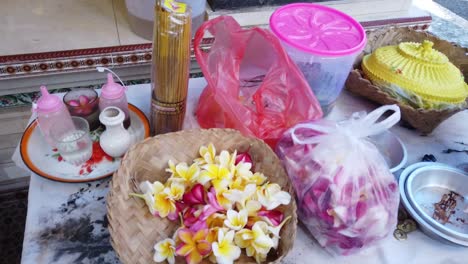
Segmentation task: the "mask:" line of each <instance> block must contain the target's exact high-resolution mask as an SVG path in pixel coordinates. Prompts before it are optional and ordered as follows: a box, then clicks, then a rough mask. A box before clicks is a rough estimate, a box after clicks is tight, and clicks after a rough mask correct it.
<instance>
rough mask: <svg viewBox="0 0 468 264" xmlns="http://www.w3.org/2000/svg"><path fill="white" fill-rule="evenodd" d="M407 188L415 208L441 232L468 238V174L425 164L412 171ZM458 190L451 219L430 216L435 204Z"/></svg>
mask: <svg viewBox="0 0 468 264" xmlns="http://www.w3.org/2000/svg"><path fill="white" fill-rule="evenodd" d="M405 191H406V194H407V197H408V200H409V202H410V204H411V205H412V207H413V208H414V209H415V211H416V212H417V213H418V214H419V215H420V216H421V217H422V218H423V219H424V220H425V221H426V222H427V223H429V224H430V225H432V226H433V227H435V228H436V229H438V230H439V231H441V232H444V233H446V234H448V235H450V236H453V237H456V238H458V239H461V240H465V241H468V213H467V212H464V211H465V210H466V208H468V199H467V198H466V197H468V175H467V174H466V173H465V172H463V171H461V170H458V169H456V168H450V167H446V166H434V165H432V166H426V167H423V168H419V169H416V170H415V171H413V172H412V173H411V174H410V175H409V176H408V178H407V180H406V185H405ZM450 192H455V193H457V194H458V195H460V197H455V200H456V201H457V203H456V207H455V208H453V209H450V210H451V211H452V212H453V214H451V216H450V218H449V219H448V220H449V221H448V222H447V223H445V224H442V223H440V222H439V221H437V220H435V219H434V218H433V217H431V216H432V215H433V213H434V208H435V206H434V205H435V204H436V203H438V202H439V201H440V200H441V198H442V196H443V195H444V194H448V193H450Z"/></svg>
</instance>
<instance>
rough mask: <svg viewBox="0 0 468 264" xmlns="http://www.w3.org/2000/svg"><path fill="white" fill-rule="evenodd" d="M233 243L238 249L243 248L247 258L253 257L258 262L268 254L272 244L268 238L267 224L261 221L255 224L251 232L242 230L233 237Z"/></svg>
mask: <svg viewBox="0 0 468 264" xmlns="http://www.w3.org/2000/svg"><path fill="white" fill-rule="evenodd" d="M235 242H236V245H238V246H239V247H240V248H245V249H246V252H247V256H249V257H252V256H254V257H255V258H256V259H257V262H259V260H262V259H263V257H264V256H265V257H266V255H267V254H268V252H270V250H271V248H272V247H273V245H274V243H273V241H272V239H271V238H270V237H269V236H268V224H267V223H265V222H263V221H258V222H256V223H255V224H254V225H253V227H252V230H250V229H242V230H240V231H238V232H237V233H236V235H235Z"/></svg>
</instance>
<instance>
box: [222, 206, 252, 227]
mask: <svg viewBox="0 0 468 264" xmlns="http://www.w3.org/2000/svg"><path fill="white" fill-rule="evenodd" d="M247 219H248V213H247V210H245V209H243V210H240V211H239V212H237V211H234V210H228V211H227V218H226V220H224V225H225V226H227V227H229V228H230V229H232V230H241V229H242V228H244V226H245V225H246V224H247Z"/></svg>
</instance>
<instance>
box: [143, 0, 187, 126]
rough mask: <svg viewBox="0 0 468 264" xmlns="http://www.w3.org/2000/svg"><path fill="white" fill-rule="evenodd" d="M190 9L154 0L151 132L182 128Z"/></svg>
mask: <svg viewBox="0 0 468 264" xmlns="http://www.w3.org/2000/svg"><path fill="white" fill-rule="evenodd" d="M190 28H191V9H190V7H189V6H187V5H185V4H182V3H177V2H174V1H173V0H157V1H156V6H155V19H154V29H153V62H152V84H153V93H152V100H151V101H152V103H151V122H152V127H153V134H156V135H158V134H163V133H168V132H174V131H178V130H181V129H182V124H183V122H184V117H185V109H186V103H187V89H188V81H189V73H190V72H189V71H190V42H191V32H190Z"/></svg>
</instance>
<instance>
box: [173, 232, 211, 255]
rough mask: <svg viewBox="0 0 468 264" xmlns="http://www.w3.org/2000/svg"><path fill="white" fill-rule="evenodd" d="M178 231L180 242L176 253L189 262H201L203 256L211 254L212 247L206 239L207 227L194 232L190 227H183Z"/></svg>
mask: <svg viewBox="0 0 468 264" xmlns="http://www.w3.org/2000/svg"><path fill="white" fill-rule="evenodd" d="M177 233H178V237H179V239H180V243H179V244H178V245H177V248H176V253H177V255H179V256H183V257H185V260H186V261H187V263H193V264H195V263H200V262H201V261H202V259H203V257H205V256H207V255H208V254H210V252H211V248H210V245H209V243H208V242H207V241H206V236H207V235H208V230H207V229H205V230H199V231H197V232H194V231H192V230H190V229H188V228H182V229H179V231H178V232H177Z"/></svg>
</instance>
